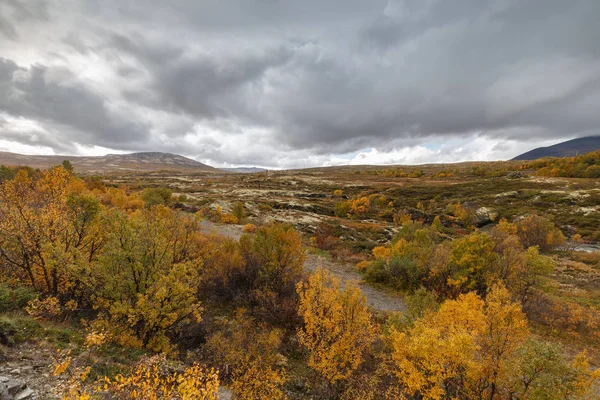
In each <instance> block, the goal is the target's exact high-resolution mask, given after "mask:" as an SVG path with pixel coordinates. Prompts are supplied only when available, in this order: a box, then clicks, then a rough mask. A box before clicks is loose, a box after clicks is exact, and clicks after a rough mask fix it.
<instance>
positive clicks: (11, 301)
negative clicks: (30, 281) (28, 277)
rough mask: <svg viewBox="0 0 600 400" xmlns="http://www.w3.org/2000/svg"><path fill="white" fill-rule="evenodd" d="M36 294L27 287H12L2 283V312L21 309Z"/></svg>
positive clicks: (0, 307)
mask: <svg viewBox="0 0 600 400" xmlns="http://www.w3.org/2000/svg"><path fill="white" fill-rule="evenodd" d="M35 297H36V294H35V292H34V291H33V290H31V289H29V288H26V287H21V286H19V287H16V288H14V289H11V288H10V287H9V286H8V285H7V284H4V283H0V312H6V311H13V310H19V309H22V308H23V307H25V305H27V303H28V302H29V301H31V300H33V299H34V298H35Z"/></svg>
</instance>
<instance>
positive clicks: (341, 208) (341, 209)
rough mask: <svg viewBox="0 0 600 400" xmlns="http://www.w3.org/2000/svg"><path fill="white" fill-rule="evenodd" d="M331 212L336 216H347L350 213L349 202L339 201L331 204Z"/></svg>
mask: <svg viewBox="0 0 600 400" xmlns="http://www.w3.org/2000/svg"><path fill="white" fill-rule="evenodd" d="M333 213H334V214H335V216H336V217H340V218H347V217H348V215H349V213H350V203H349V202H347V201H339V202H337V203H335V204H334V205H333Z"/></svg>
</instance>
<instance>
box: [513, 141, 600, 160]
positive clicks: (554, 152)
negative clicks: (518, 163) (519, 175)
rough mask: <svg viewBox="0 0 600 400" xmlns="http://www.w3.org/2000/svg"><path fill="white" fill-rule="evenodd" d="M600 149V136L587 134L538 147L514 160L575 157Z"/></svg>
mask: <svg viewBox="0 0 600 400" xmlns="http://www.w3.org/2000/svg"><path fill="white" fill-rule="evenodd" d="M596 150H600V136H586V137H582V138H578V139H573V140H568V141H566V142H562V143H558V144H555V145H553V146H548V147H538V148H537V149H533V150H531V151H528V152H527V153H523V154H521V155H519V156H516V157H515V158H513V160H536V159H538V158H543V157H573V156H576V155H579V154H585V153H589V152H590V151H596Z"/></svg>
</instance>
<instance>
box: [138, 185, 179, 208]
mask: <svg viewBox="0 0 600 400" xmlns="http://www.w3.org/2000/svg"><path fill="white" fill-rule="evenodd" d="M172 196H173V192H172V191H171V189H169V188H150V189H146V190H144V191H143V192H142V200H144V202H145V203H146V207H151V206H156V205H163V206H168V205H169V204H170V203H171V197H172Z"/></svg>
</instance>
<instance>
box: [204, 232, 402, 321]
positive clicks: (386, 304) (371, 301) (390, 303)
mask: <svg viewBox="0 0 600 400" xmlns="http://www.w3.org/2000/svg"><path fill="white" fill-rule="evenodd" d="M201 227H202V230H203V231H204V232H206V233H212V234H216V235H223V236H228V237H230V238H233V239H236V240H237V239H239V238H240V236H241V235H242V227H241V226H239V225H221V224H215V223H213V222H210V221H202V222H201ZM319 266H321V267H323V268H326V269H328V270H329V271H330V272H331V273H332V275H333V276H335V277H336V278H338V279H340V280H341V281H342V284H343V283H344V282H347V281H356V282H358V286H359V287H360V289H361V291H362V292H363V293H364V294H365V296H366V297H367V304H368V306H369V307H371V308H372V309H374V310H377V311H385V312H391V311H405V310H406V303H405V301H404V299H403V298H402V297H401V296H400V295H398V294H396V293H390V292H388V291H386V290H384V289H381V288H377V287H374V286H371V285H370V284H368V283H367V282H363V281H362V277H361V275H360V274H359V273H358V271H356V270H355V268H354V266H353V265H350V264H347V263H340V262H335V261H332V260H330V259H328V258H325V257H321V256H318V255H314V254H306V261H305V262H304V268H306V270H307V271H310V272H313V271H315V270H316V269H317V268H318V267H319Z"/></svg>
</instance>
